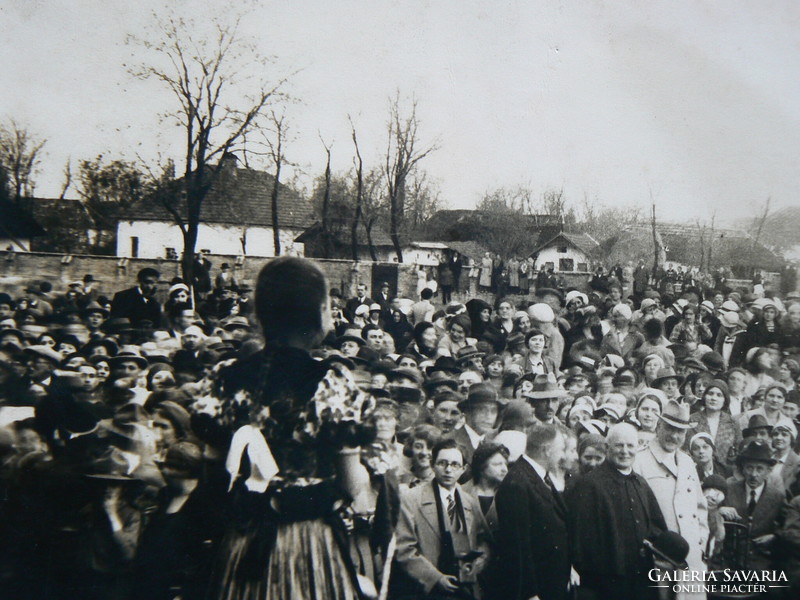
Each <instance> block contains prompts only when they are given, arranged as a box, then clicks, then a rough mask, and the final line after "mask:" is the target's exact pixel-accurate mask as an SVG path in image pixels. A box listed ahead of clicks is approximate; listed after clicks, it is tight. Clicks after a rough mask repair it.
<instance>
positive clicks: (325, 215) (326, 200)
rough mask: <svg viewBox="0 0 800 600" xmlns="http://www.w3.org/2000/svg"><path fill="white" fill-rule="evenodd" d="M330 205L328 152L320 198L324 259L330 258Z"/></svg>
mask: <svg viewBox="0 0 800 600" xmlns="http://www.w3.org/2000/svg"><path fill="white" fill-rule="evenodd" d="M330 205H331V153H330V151H328V162H327V163H326V164H325V195H324V196H323V197H322V254H323V256H324V257H325V258H330V257H331V253H332V249H331V232H330V222H329V212H330Z"/></svg>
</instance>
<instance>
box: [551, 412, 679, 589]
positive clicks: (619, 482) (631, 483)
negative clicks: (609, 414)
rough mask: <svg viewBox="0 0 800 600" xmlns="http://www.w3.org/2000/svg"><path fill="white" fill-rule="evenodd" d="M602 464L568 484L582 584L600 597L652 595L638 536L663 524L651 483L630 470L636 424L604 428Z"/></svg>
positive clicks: (646, 558) (570, 523) (569, 519)
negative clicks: (607, 429) (605, 437)
mask: <svg viewBox="0 0 800 600" xmlns="http://www.w3.org/2000/svg"><path fill="white" fill-rule="evenodd" d="M607 441H608V456H607V458H606V460H605V462H604V463H603V464H601V465H600V466H599V467H597V468H596V469H594V470H593V471H590V472H589V473H587V474H586V475H583V476H582V477H580V478H578V480H577V481H576V482H575V484H574V485H573V486H572V487H571V488H570V489H568V490H567V493H566V498H565V500H566V504H567V526H568V530H569V539H570V547H571V549H572V551H573V557H574V558H573V560H574V563H575V568H576V569H577V571H578V573H579V574H580V578H581V586H582V587H585V588H588V589H589V590H591V591H592V592H594V594H595V596H596V597H597V598H598V599H599V600H640V599H646V598H653V599H655V598H656V597H657V588H651V587H649V586H650V585H652V583H651V582H650V581H649V580H648V578H647V572H648V571H649V570H650V569H651V568H652V567H653V561H652V558H651V557H649V556H642V554H641V552H640V550H641V548H642V542H643V541H644V540H645V539H646V538H649V537H652V536H653V535H654V534H656V533H658V532H660V531H664V530H666V523H665V521H664V516H663V515H662V513H661V509H660V508H659V505H658V501H657V500H656V497H655V495H654V494H653V491H652V490H651V489H650V486H648V485H647V482H646V481H645V479H644V478H643V477H642V476H641V475H638V474H637V473H635V472H634V471H633V463H634V460H635V458H636V451H637V448H638V435H637V432H636V428H635V427H633V426H632V425H629V424H627V423H620V424H618V425H614V426H613V427H611V429H610V430H609V432H608V436H607Z"/></svg>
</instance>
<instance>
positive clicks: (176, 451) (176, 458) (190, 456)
mask: <svg viewBox="0 0 800 600" xmlns="http://www.w3.org/2000/svg"><path fill="white" fill-rule="evenodd" d="M161 466H162V467H166V468H168V469H173V470H175V471H181V472H182V473H186V474H188V475H192V476H198V475H200V472H201V471H202V468H203V451H202V450H201V449H200V447H199V446H198V445H197V444H195V443H193V442H187V441H180V442H175V443H174V444H172V445H171V446H170V447H169V449H167V454H166V456H165V457H164V461H163V462H162V463H161Z"/></svg>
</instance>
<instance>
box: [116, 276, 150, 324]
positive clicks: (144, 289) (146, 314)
mask: <svg viewBox="0 0 800 600" xmlns="http://www.w3.org/2000/svg"><path fill="white" fill-rule="evenodd" d="M159 277H161V274H160V273H159V272H158V271H156V270H155V269H152V268H150V267H145V268H144V269H142V270H141V271H139V274H138V275H137V276H136V279H137V281H138V282H139V285H137V286H136V287H132V288H129V289H127V290H122V291H121V292H117V293H116V294H114V299H113V300H112V301H111V318H126V319H129V320H130V322H131V323H132V324H133V325H137V324H139V323H141V322H142V321H150V323H152V324H153V325H154V326H156V327H158V325H159V323H160V322H161V305H160V304H159V303H158V300H156V290H157V289H158V279H159Z"/></svg>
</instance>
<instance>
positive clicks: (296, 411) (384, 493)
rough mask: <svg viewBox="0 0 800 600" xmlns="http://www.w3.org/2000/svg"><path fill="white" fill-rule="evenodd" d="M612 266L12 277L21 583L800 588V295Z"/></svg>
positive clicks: (475, 590)
mask: <svg viewBox="0 0 800 600" xmlns="http://www.w3.org/2000/svg"><path fill="white" fill-rule="evenodd" d="M531 273H532V271H531ZM618 275H619V276H613V274H612V276H611V277H607V278H606V279H605V281H604V283H603V285H602V286H598V285H592V284H591V282H589V283H588V284H587V286H586V289H559V288H556V287H548V286H551V285H557V284H558V282H557V281H555V280H552V279H549V278H547V277H542V278H541V281H539V282H538V283H540V284H541V285H537V282H536V281H533V282H532V284H531V285H530V286H528V288H527V290H525V291H524V292H523V291H521V290H520V287H519V286H516V285H515V286H514V288H515V291H516V292H519V293H517V294H515V295H513V296H497V297H496V298H494V299H493V301H491V302H490V301H488V300H487V298H489V297H491V296H490V295H489V294H486V293H481V294H475V295H473V297H469V298H465V297H463V294H460V293H459V290H458V288H457V286H454V285H452V284H450V283H449V280H448V281H445V286H444V287H446V288H447V289H446V290H442V292H443V293H446V296H447V298H446V302H445V301H443V300H444V298H442V297H441V296H439V295H437V293H436V292H435V291H434V290H433V289H431V288H430V287H426V286H420V289H419V295H418V297H416V298H405V297H403V295H402V294H397V293H393V292H392V291H391V289H392V288H391V286H390V284H389V283H388V282H384V283H378V284H377V285H376V286H375V288H374V297H370V294H369V293H368V287H367V285H366V284H363V283H359V284H357V285H356V286H355V290H354V292H355V293H354V295H353V296H352V297H350V296H349V295H343V294H342V293H341V292H340V291H339V290H336V289H329V288H328V284H327V282H326V279H325V276H324V274H323V273H322V271H321V270H320V269H319V268H318V267H317V266H316V265H315V264H314V263H313V262H311V261H308V260H305V259H301V258H294V257H285V258H280V259H275V260H272V261H270V263H269V264H268V265H267V266H265V267H264V269H262V271H261V272H260V274H259V276H258V278H257V281H255V285H254V288H255V289H254V290H250V289H249V288H247V287H246V286H244V285H242V284H241V283H240V282H237V280H236V278H235V277H234V276H233V273H232V272H231V270H230V267H229V266H227V265H226V269H223V270H222V272H220V274H219V275H218V276H217V277H215V279H214V284H213V287H212V289H210V290H207V293H204V292H205V290H204V291H203V292H198V291H197V289H191V288H190V287H189V286H187V285H186V284H185V283H184V282H182V281H181V280H180V279H175V280H172V281H170V282H168V283H167V282H164V281H161V275H160V274H159V273H158V271H156V270H154V269H150V268H146V269H142V270H141V271H140V272H139V273H138V276H137V281H136V283H135V285H133V286H132V287H130V288H129V289H125V290H120V291H117V290H106V289H102V286H99V285H98V282H95V281H94V279H93V278H92V277H91V276H86V277H84V279H83V280H81V281H75V282H72V283H70V284H69V285H68V286H67V289H65V290H55V289H53V287H52V285H51V284H50V283H48V282H46V281H45V282H34V281H31V282H30V284H29V285H28V286H27V287H26V288H24V289H20V288H14V290H11V289H9V290H6V291H0V455H1V456H2V458H1V459H0V460H1V461H2V462H0V464H1V465H2V468H1V469H0V474H1V476H0V486H2V495H0V510H2V519H0V528H2V529H1V530H2V534H3V539H4V540H5V541H6V543H5V544H3V546H2V550H0V589H3V596H4V597H8V598H54V599H62V598H63V599H67V598H70V599H71V598H87V599H91V598H98V599H100V598H103V599H121V600H128V599H131V600H133V599H153V600H158V599H164V600H167V599H169V600H176V599H179V598H180V599H184V600H192V599H232V600H233V599H237V600H246V599H251V598H252V599H253V600H255V599H256V598H259V599H266V598H269V599H283V598H294V599H298V600H299V599H303V600H305V599H309V600H310V599H317V598H319V599H329V598H332V599H340V598H341V599H350V598H352V599H355V598H378V597H381V598H397V599H408V600H411V599H423V598H426V599H437V598H465V599H467V598H476V599H477V598H487V599H490V600H491V599H497V600H506V599H511V600H516V599H519V600H528V599H530V598H539V599H541V600H557V599H566V598H568V597H579V598H589V599H590V598H598V599H608V600H617V599H623V600H624V599H631V600H633V599H638V598H656V597H664V594H665V593H667V594H669V593H671V592H669V591H668V590H665V588H663V587H661V588H660V587H657V586H658V583H657V582H654V580H653V572H654V571H653V569H654V568H655V569H657V570H659V571H658V572H663V573H670V572H675V571H681V570H684V569H690V570H691V571H692V572H697V573H704V572H711V571H714V570H716V569H724V568H732V569H757V570H764V569H766V570H769V569H776V570H779V571H780V572H783V573H785V574H786V579H787V581H786V582H785V583H784V584H782V587H775V588H768V589H767V590H766V592H765V593H766V594H768V595H771V596H774V597H783V598H794V597H797V595H798V591H800V478H798V472H799V471H800V456H799V455H798V453H797V452H798V451H800V440H798V413H799V412H800V406H799V405H800V393H799V392H798V387H797V386H798V375H800V294H796V293H787V294H783V295H782V296H783V297H779V295H778V294H775V293H773V292H772V291H770V290H769V289H767V290H765V289H764V286H763V285H762V284H757V285H756V286H754V287H753V288H751V289H747V290H735V289H730V288H728V287H727V285H725V284H724V283H725V282H724V280H715V279H713V278H709V279H706V280H703V281H695V280H693V279H692V280H689V281H687V280H686V279H685V278H684V279H683V280H682V284H681V285H679V286H678V285H668V286H667V285H664V284H663V281H664V278H663V277H661V278H658V279H653V278H652V277H649V276H644V275H642V274H641V273H637V274H636V276H635V277H634V272H633V271H631V274H630V275H631V277H630V279H627V280H626V273H622V272H621V273H619V274H618ZM600 276H601V274H600V273H598V274H597V275H596V277H595V278H593V279H594V280H595V281H594V283H595V284H596V283H597V281H596V279H597V277H600ZM531 279H533V277H532V278H531ZM676 281H677V279H676ZM514 283H515V284H517V283H518V281H517V280H515V281H514ZM667 283H670V284H672V283H675V282H672V281H667ZM114 292H115V293H114ZM443 295H444V294H443ZM162 300H163V302H162ZM462 300H464V301H463V302H462ZM759 591H763V590H756V592H759ZM677 595H678V596H679V597H688V596H692V595H693V596H697V597H701V596H704V593H703V592H702V591H697V590H692V591H689V590H688V589H687V590H686V591H679V592H678V594H677Z"/></svg>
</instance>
